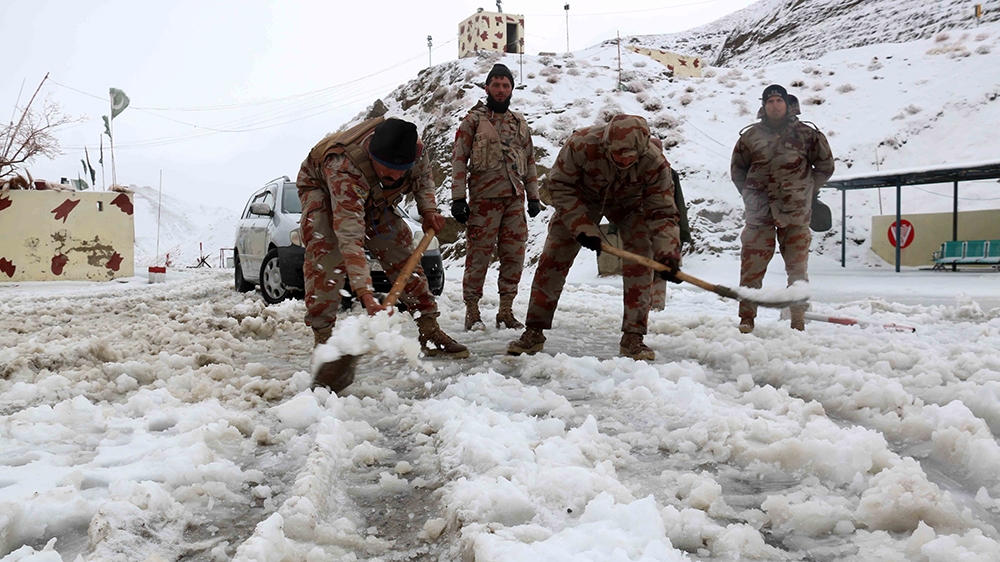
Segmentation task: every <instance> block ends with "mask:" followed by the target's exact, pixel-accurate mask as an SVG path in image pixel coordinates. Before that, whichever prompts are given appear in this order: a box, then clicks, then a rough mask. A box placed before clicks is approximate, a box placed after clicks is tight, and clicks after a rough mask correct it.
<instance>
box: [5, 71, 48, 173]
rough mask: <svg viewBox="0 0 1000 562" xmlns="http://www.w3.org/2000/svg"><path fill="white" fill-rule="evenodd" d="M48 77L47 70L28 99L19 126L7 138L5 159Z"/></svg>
mask: <svg viewBox="0 0 1000 562" xmlns="http://www.w3.org/2000/svg"><path fill="white" fill-rule="evenodd" d="M48 79H49V73H48V72H46V73H45V78H42V81H41V82H40V83H39V84H38V87H37V88H35V93H34V94H31V99H30V100H28V105H26V106H24V113H22V114H21V118H20V119H19V120H18V121H17V126H16V127H14V130H13V132H11V134H10V138H9V139H7V144H6V145H5V146H4V149H3V156H4V159H5V160H6V159H7V153H8V152H10V149H11V147H12V146H14V139H16V138H17V132H18V131H19V130H21V125H23V124H24V118H25V117H27V116H28V110H29V109H30V108H31V104H32V103H34V101H35V96H37V95H38V92H40V91H41V90H42V85H43V84H45V81H46V80H48Z"/></svg>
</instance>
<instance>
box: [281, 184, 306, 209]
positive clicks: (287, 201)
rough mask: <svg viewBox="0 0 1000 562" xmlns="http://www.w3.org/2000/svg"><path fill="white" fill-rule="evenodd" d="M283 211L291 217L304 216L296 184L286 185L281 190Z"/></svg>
mask: <svg viewBox="0 0 1000 562" xmlns="http://www.w3.org/2000/svg"><path fill="white" fill-rule="evenodd" d="M281 209H282V210H283V211H284V212H285V213H286V214H289V215H300V214H302V202H301V201H299V191H298V189H296V187H295V184H294V183H286V184H285V187H284V188H283V189H282V190H281Z"/></svg>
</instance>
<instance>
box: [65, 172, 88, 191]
mask: <svg viewBox="0 0 1000 562" xmlns="http://www.w3.org/2000/svg"><path fill="white" fill-rule="evenodd" d="M69 181H71V182H72V183H73V187H74V188H75V189H76V190H77V191H86V190H87V189H88V188H89V187H90V186H89V185H87V180H83V179H80V174H77V175H76V179H75V180H69Z"/></svg>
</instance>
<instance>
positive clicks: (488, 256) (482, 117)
mask: <svg viewBox="0 0 1000 562" xmlns="http://www.w3.org/2000/svg"><path fill="white" fill-rule="evenodd" d="M513 88H514V77H513V75H512V74H511V72H510V70H509V69H508V68H507V67H506V66H504V65H502V64H497V65H494V66H493V69H492V70H490V72H489V74H488V75H487V76H486V103H485V104H484V103H483V102H479V103H478V104H476V106H475V107H473V108H472V109H471V110H470V111H469V113H468V114H467V115H466V116H465V118H463V119H462V123H461V124H460V125H459V127H458V132H457V133H456V135H455V144H454V149H453V153H452V187H451V195H452V203H451V215H452V216H453V217H454V218H455V220H457V221H458V222H460V223H463V224H465V225H466V229H465V240H466V254H465V274H464V276H463V278H462V296H463V298H464V300H465V329H466V330H480V329H483V328H485V326H483V323H482V318H481V316H480V310H479V300H480V299H481V298H482V296H483V284H484V282H485V280H486V272H487V270H488V269H489V266H490V261H491V260H492V258H493V252H494V250H496V252H497V256H498V257H499V261H500V276H499V279H498V280H497V285H498V287H497V289H498V292H499V294H500V308H499V310H498V311H497V315H496V324H497V327H498V328H499V327H501V326H505V327H507V328H513V329H520V328H523V327H524V325H523V324H521V322H519V321H518V320H517V318H515V316H514V312H513V310H512V308H511V307H512V304H513V302H514V298H515V297H516V296H517V286H518V283H520V281H521V272H522V270H523V269H524V248H525V244H526V242H527V240H528V222H527V219H526V218H525V216H524V200H525V195H527V200H528V214H529V215H531V216H532V217H534V216H535V215H537V214H538V213H539V211H540V210H541V204H540V203H539V199H538V178H537V174H536V172H535V155H534V147H533V146H532V143H531V133H530V132H529V131H528V123H527V122H526V121H525V120H524V117H523V116H522V115H521V114H520V113H517V112H515V111H511V110H510V109H509V106H510V100H511V94H512V92H513ZM466 191H468V196H467V195H466Z"/></svg>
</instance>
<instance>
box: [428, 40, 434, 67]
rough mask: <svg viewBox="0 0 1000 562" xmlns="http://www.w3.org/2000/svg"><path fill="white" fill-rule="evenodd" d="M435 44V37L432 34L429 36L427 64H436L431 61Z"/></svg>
mask: <svg viewBox="0 0 1000 562" xmlns="http://www.w3.org/2000/svg"><path fill="white" fill-rule="evenodd" d="M433 46H434V38H433V37H431V36H430V35H428V36H427V66H434V63H432V62H431V47H433Z"/></svg>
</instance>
